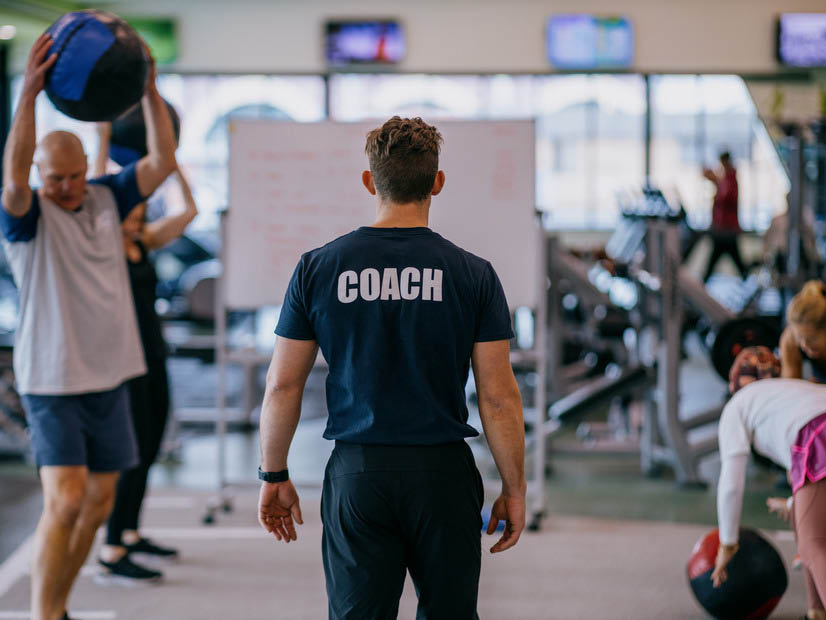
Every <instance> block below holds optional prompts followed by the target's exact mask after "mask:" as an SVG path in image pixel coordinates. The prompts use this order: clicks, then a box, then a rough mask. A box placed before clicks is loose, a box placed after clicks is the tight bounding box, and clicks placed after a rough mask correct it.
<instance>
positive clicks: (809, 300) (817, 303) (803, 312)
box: [786, 280, 826, 329]
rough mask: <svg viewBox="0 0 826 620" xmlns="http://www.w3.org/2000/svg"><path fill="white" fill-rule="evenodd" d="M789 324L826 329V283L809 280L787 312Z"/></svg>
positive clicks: (793, 299)
mask: <svg viewBox="0 0 826 620" xmlns="http://www.w3.org/2000/svg"><path fill="white" fill-rule="evenodd" d="M786 318H787V319H788V321H789V323H794V324H796V325H803V326H806V327H812V328H814V329H826V283H824V282H821V281H820V280H809V281H808V282H806V284H804V285H803V288H802V289H800V292H799V293H798V294H797V295H795V296H794V297H793V298H792V303H790V304H789V309H788V310H787V312H786Z"/></svg>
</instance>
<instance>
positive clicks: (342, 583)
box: [321, 442, 483, 620]
mask: <svg viewBox="0 0 826 620" xmlns="http://www.w3.org/2000/svg"><path fill="white" fill-rule="evenodd" d="M482 502H483V490H482V478H481V477H480V476H479V471H478V470H477V469H476V465H475V463H474V461H473V454H472V453H471V451H470V448H469V447H468V446H467V444H466V443H464V442H458V443H451V444H441V445H436V446H368V445H361V444H345V443H342V442H336V447H335V449H334V450H333V454H332V456H331V457H330V460H329V462H328V463H327V470H326V472H325V476H324V489H323V492H322V497H321V519H322V522H323V524H324V535H323V537H322V555H323V559H324V574H325V576H326V580H327V596H328V598H329V617H330V619H331V620H344V619H347V620H355V619H358V620H368V619H369V620H373V619H375V620H385V619H386V620H391V619H392V620H395V619H396V617H397V616H398V610H399V598H400V597H401V593H402V587H403V585H404V579H405V572H406V571H409V572H410V576H411V577H412V579H413V585H414V586H415V588H416V594H417V595H418V597H419V607H418V612H417V614H416V618H417V620H425V619H426V620H441V619H445V620H474V619H477V618H478V615H477V614H476V599H477V595H478V591H479V568H480V564H481V559H482V546H481V544H482V543H481V530H482V518H481V514H480V513H481V508H482Z"/></svg>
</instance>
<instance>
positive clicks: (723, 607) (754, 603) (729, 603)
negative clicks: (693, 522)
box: [687, 528, 788, 620]
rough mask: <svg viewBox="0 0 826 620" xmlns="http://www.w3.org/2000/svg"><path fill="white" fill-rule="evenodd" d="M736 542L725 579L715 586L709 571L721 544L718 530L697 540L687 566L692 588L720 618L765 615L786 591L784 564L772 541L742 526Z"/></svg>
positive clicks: (745, 619)
mask: <svg viewBox="0 0 826 620" xmlns="http://www.w3.org/2000/svg"><path fill="white" fill-rule="evenodd" d="M738 542H739V549H738V550H737V553H735V554H734V557H732V559H731V561H730V562H729V564H728V566H727V567H726V571H727V573H728V579H726V581H725V582H724V583H723V584H721V585H720V587H719V588H715V587H714V584H713V583H712V581H711V573H712V572H713V571H714V562H715V559H716V558H717V549H718V547H719V545H720V538H719V534H718V531H717V530H713V531H711V532H709V533H708V534H706V535H705V536H703V537H702V538H701V539H700V540H698V541H697V544H695V545H694V549H693V550H692V552H691V558H690V559H689V560H688V567H687V572H688V581H689V584H690V585H691V591H692V592H693V593H694V596H695V597H696V598H697V602H698V603H700V605H702V606H703V608H704V609H705V610H706V611H707V612H708V613H709V614H711V615H712V616H713V617H715V618H718V619H719V620H760V619H762V618H768V616H769V614H770V613H771V612H772V610H773V609H774V608H775V607H777V604H778V603H779V602H780V599H781V598H782V596H783V593H784V592H785V591H786V586H787V585H788V575H787V573H786V567H785V566H784V564H783V560H782V559H781V557H780V554H779V553H778V552H777V550H776V549H775V548H774V547H773V546H772V544H771V543H770V542H769V541H767V540H766V539H765V538H763V537H762V536H761V535H760V534H758V533H757V532H755V531H754V530H750V529H746V528H741V529H740V540H739V541H738Z"/></svg>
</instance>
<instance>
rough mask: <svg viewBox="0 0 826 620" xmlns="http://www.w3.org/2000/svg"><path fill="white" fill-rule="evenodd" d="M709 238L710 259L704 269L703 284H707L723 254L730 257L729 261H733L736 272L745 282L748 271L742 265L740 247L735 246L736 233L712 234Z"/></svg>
mask: <svg viewBox="0 0 826 620" xmlns="http://www.w3.org/2000/svg"><path fill="white" fill-rule="evenodd" d="M709 236H710V238H711V244H712V249H711V258H709V259H708V267H706V275H705V277H703V282H708V279H709V278H710V277H711V274H712V273H714V267H715V266H716V265H717V262H718V261H719V260H720V259H721V258H723V255H725V254H728V255H729V256H731V260H733V261H734V264H735V266H736V267H737V270H738V271H739V272H740V277H741V278H743V279H744V280H745V279H746V276H747V275H748V271H747V270H746V266H745V265H744V264H743V259H742V258H741V257H740V247H739V246H738V245H737V233H735V232H712V233H710V234H709Z"/></svg>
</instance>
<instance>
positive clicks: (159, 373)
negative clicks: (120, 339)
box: [106, 357, 169, 545]
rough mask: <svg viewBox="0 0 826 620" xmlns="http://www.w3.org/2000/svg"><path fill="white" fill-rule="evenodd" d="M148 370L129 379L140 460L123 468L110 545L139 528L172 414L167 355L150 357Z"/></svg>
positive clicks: (110, 526)
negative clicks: (148, 483)
mask: <svg viewBox="0 0 826 620" xmlns="http://www.w3.org/2000/svg"><path fill="white" fill-rule="evenodd" d="M146 367H147V373H146V374H145V375H142V376H140V377H136V378H134V379H131V380H130V381H128V385H129V401H130V403H129V404H130V405H131V407H130V409H131V410H132V421H133V423H134V425H135V435H136V438H137V440H138V453H139V455H140V464H139V465H138V466H137V467H135V468H134V469H130V470H128V471H125V472H122V473H121V475H120V478H119V479H118V486H117V491H116V493H115V505H114V508H113V509H112V514H111V515H110V516H109V524H108V527H107V532H106V544H107V545H121V544H123V543H122V542H121V535H122V534H123V531H124V530H137V529H138V520H139V518H140V511H141V504H143V496H144V495H145V493H146V480H147V478H148V476H149V468H150V467H151V466H152V463H154V462H155V459H156V458H157V456H158V452H159V451H160V448H161V439H163V432H164V429H165V427H166V420H167V418H168V417H169V379H168V377H167V374H166V358H163V357H154V358H151V357H148V358H147V360H146Z"/></svg>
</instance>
